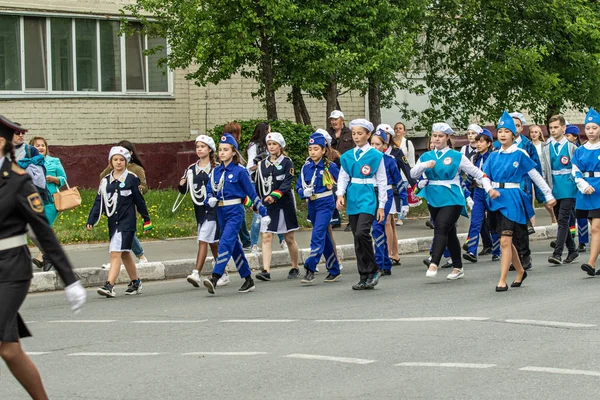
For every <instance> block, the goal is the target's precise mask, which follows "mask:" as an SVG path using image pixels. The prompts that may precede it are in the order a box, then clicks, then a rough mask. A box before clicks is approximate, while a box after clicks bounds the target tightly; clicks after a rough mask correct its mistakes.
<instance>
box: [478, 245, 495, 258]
mask: <svg viewBox="0 0 600 400" xmlns="http://www.w3.org/2000/svg"><path fill="white" fill-rule="evenodd" d="M488 254H492V248H491V247H484V248H483V249H481V251H480V252H479V257H481V256H487V255H488Z"/></svg>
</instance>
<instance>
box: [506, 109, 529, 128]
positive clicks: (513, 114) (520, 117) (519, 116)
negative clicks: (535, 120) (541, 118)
mask: <svg viewBox="0 0 600 400" xmlns="http://www.w3.org/2000/svg"><path fill="white" fill-rule="evenodd" d="M508 115H510V116H511V117H513V118H516V119H518V120H519V121H521V124H522V125H525V124H526V123H527V121H525V116H524V115H523V114H521V113H520V112H511V113H510V114H508Z"/></svg>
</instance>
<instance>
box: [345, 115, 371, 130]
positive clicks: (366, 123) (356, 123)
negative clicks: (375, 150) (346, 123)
mask: <svg viewBox="0 0 600 400" xmlns="http://www.w3.org/2000/svg"><path fill="white" fill-rule="evenodd" d="M353 126H360V127H362V128H365V129H366V130H367V131H368V132H369V133H371V132H373V124H372V123H371V121H367V120H366V119H364V118H359V119H353V120H352V121H350V129H352V127H353Z"/></svg>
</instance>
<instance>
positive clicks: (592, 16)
mask: <svg viewBox="0 0 600 400" xmlns="http://www.w3.org/2000/svg"><path fill="white" fill-rule="evenodd" d="M599 15H600V3H599V2H597V1H589V0H522V1H517V0H461V1H458V0H437V1H435V2H432V3H431V4H430V7H429V9H428V15H427V18H425V20H424V34H423V36H422V40H421V42H420V52H421V53H420V62H419V63H418V64H417V65H418V70H417V71H416V72H418V73H424V77H425V82H426V85H427V89H425V90H427V92H428V94H429V100H430V103H431V108H430V109H429V110H426V112H424V113H423V114H422V115H421V121H422V122H424V123H425V124H429V123H431V122H432V121H433V120H445V119H447V118H453V119H454V121H455V124H457V125H462V126H466V124H467V123H468V120H469V118H471V117H476V118H480V119H483V120H486V121H495V120H496V119H497V118H498V116H499V115H500V113H501V111H502V110H503V109H510V110H520V109H526V110H529V111H530V113H531V114H532V115H533V117H534V119H535V120H536V121H537V122H544V123H546V122H547V120H548V118H549V117H550V116H551V115H553V114H555V113H558V112H561V111H562V112H564V111H565V109H566V108H571V107H574V108H576V109H580V110H582V109H583V108H584V107H586V106H590V105H591V106H598V105H600V63H599V60H600V25H598V16H599ZM419 89H420V90H423V89H424V88H419Z"/></svg>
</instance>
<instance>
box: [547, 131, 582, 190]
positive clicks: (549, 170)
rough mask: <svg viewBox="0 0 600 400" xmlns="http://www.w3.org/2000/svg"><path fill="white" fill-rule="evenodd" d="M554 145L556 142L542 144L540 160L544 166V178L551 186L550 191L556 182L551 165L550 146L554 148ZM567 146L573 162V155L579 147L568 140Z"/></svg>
mask: <svg viewBox="0 0 600 400" xmlns="http://www.w3.org/2000/svg"><path fill="white" fill-rule="evenodd" d="M553 145H554V141H548V142H544V143H542V152H541V155H542V159H541V160H540V162H541V164H542V176H543V177H544V179H545V180H546V183H547V184H548V186H550V189H552V188H553V187H554V180H553V179H552V167H551V165H550V146H553ZM566 145H567V146H568V149H569V159H570V160H572V159H573V154H574V153H575V150H577V146H576V145H574V144H573V143H571V142H569V141H568V140H567V143H566ZM570 160H569V161H570Z"/></svg>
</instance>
